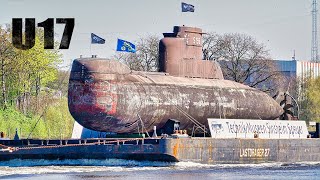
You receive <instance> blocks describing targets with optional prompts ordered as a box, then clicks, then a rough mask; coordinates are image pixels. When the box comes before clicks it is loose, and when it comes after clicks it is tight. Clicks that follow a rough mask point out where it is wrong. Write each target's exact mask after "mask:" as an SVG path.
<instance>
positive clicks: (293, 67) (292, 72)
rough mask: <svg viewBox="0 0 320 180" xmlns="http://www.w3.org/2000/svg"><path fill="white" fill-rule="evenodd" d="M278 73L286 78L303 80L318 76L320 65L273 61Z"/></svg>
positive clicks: (303, 62)
mask: <svg viewBox="0 0 320 180" xmlns="http://www.w3.org/2000/svg"><path fill="white" fill-rule="evenodd" d="M274 61H275V63H276V64H277V67H278V69H279V71H280V72H281V73H282V74H283V75H284V76H286V77H295V78H297V77H299V78H302V79H303V78H304V77H305V76H306V75H311V74H312V75H313V77H318V76H320V63H317V62H310V61H301V60H274Z"/></svg>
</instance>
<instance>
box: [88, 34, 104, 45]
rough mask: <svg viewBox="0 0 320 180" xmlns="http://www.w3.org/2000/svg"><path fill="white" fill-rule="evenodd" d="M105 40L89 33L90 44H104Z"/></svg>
mask: <svg viewBox="0 0 320 180" xmlns="http://www.w3.org/2000/svg"><path fill="white" fill-rule="evenodd" d="M105 42H106V41H105V40H104V39H103V38H101V37H99V36H97V35H95V34H93V33H91V44H104V43H105Z"/></svg>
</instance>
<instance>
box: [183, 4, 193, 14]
mask: <svg viewBox="0 0 320 180" xmlns="http://www.w3.org/2000/svg"><path fill="white" fill-rule="evenodd" d="M181 8H182V12H194V6H193V5H192V4H187V3H184V2H182V3H181Z"/></svg>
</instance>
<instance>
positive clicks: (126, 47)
mask: <svg viewBox="0 0 320 180" xmlns="http://www.w3.org/2000/svg"><path fill="white" fill-rule="evenodd" d="M117 51H125V52H131V53H135V52H136V46H135V45H134V44H132V43H131V42H128V41H125V40H122V39H118V44H117Z"/></svg>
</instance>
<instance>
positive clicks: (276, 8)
mask: <svg viewBox="0 0 320 180" xmlns="http://www.w3.org/2000/svg"><path fill="white" fill-rule="evenodd" d="M181 2H186V3H190V4H193V5H194V6H195V12H194V13H182V12H181ZM319 3H320V2H319ZM311 10H312V0H185V1H181V0H135V1H134V0H121V1H120V0H91V1H89V0H50V1H49V0H0V24H2V25H3V24H6V23H11V21H12V18H36V22H37V23H38V22H42V21H44V20H46V19H47V18H70V17H72V18H75V21H76V25H75V28H74V32H73V36H72V40H71V44H70V48H69V49H68V50H62V51H61V52H62V53H63V55H64V56H63V57H64V60H65V64H70V62H71V60H72V59H75V58H77V57H79V56H80V55H83V56H90V54H97V55H98V56H100V57H111V56H112V55H113V54H115V48H116V42H117V38H120V39H125V40H128V41H132V42H134V41H137V40H138V39H139V38H140V37H145V36H147V35H151V34H152V35H154V34H155V35H158V36H159V37H162V33H163V32H171V31H172V28H173V26H174V25H182V24H184V25H187V26H196V27H200V28H202V29H203V31H205V32H217V33H219V34H223V33H231V32H238V33H246V34H248V35H251V36H253V37H255V38H256V39H257V40H258V42H260V43H264V44H265V45H266V47H267V49H269V50H270V54H271V57H272V58H273V59H291V58H292V56H293V51H294V50H295V51H296V59H299V60H309V59H310V55H311V27H312V19H311V17H312V16H311ZM63 28H64V26H63V25H55V32H56V33H57V37H56V39H55V40H56V41H60V38H61V35H62V32H63ZM319 31H320V28H319ZM91 32H92V33H95V34H97V35H99V36H101V37H102V38H105V39H106V44H104V45H92V46H91V53H90V33H91Z"/></svg>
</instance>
